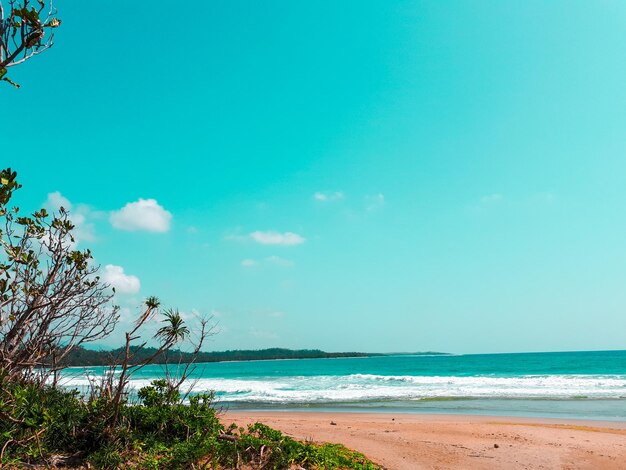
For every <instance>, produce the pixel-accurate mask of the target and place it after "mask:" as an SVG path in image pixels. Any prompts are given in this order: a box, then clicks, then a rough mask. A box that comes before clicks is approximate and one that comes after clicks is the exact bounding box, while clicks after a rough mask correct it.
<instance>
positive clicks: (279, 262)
mask: <svg viewBox="0 0 626 470" xmlns="http://www.w3.org/2000/svg"><path fill="white" fill-rule="evenodd" d="M265 261H266V262H267V263H270V264H274V265H276V266H282V267H283V268H290V267H292V266H293V265H294V262H293V261H291V260H289V259H285V258H281V257H280V256H268V257H267V258H265Z"/></svg>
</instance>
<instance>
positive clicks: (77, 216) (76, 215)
mask: <svg viewBox="0 0 626 470" xmlns="http://www.w3.org/2000/svg"><path fill="white" fill-rule="evenodd" d="M43 206H44V207H45V208H46V209H48V210H50V211H53V212H58V211H59V209H61V207H63V209H65V210H66V211H68V213H69V215H68V218H69V220H70V222H72V224H74V230H73V231H72V234H73V235H74V240H75V241H76V244H78V243H80V242H81V241H93V240H95V239H96V234H95V228H94V226H93V224H91V223H89V222H88V221H87V218H88V217H91V216H92V215H94V214H93V213H92V211H91V210H90V209H89V207H87V206H86V205H84V204H79V205H78V206H76V207H74V204H72V203H71V201H70V200H69V199H68V198H66V197H65V196H63V194H61V193H60V192H59V191H54V192H52V193H49V194H48V197H47V199H46V202H44V204H43Z"/></svg>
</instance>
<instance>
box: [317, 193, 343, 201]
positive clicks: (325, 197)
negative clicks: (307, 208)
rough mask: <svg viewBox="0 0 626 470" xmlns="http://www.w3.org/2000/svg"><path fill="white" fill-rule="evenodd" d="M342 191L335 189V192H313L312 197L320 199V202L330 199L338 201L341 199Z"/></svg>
mask: <svg viewBox="0 0 626 470" xmlns="http://www.w3.org/2000/svg"><path fill="white" fill-rule="evenodd" d="M343 196H344V194H343V192H342V191H335V192H319V191H318V192H316V193H315V194H313V199H315V200H316V201H321V202H331V201H338V200H339V199H343Z"/></svg>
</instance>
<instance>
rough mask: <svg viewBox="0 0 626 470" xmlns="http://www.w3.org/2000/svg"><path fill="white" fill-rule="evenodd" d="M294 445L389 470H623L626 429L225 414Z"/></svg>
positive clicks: (547, 422)
mask: <svg viewBox="0 0 626 470" xmlns="http://www.w3.org/2000/svg"><path fill="white" fill-rule="evenodd" d="M221 419H222V422H223V423H225V424H230V423H231V422H236V423H237V424H238V425H240V426H242V425H247V424H250V423H254V422H256V421H261V422H263V423H265V424H267V425H268V426H271V427H274V428H276V429H280V430H281V431H283V432H284V433H285V434H287V435H289V436H292V437H294V438H296V439H299V440H312V441H315V442H332V443H341V444H344V445H345V446H347V447H349V448H351V449H354V450H357V451H359V452H361V453H363V454H365V455H366V456H367V457H369V458H370V459H371V460H373V461H374V462H376V463H378V464H380V465H382V466H383V467H384V468H387V469H390V470H403V469H407V470H409V469H410V470H418V469H451V468H456V469H474V468H476V469H492V468H503V469H556V468H561V469H594V470H600V469H616V470H617V469H625V468H626V423H621V422H607V421H603V422H598V421H569V420H551V419H539V418H506V417H493V416H491V417H488V416H467V415H418V414H378V413H372V414H360V413H333V412H318V413H309V412H257V411H255V412H227V413H225V414H223V415H222V417H221Z"/></svg>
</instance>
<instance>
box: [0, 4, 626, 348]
mask: <svg viewBox="0 0 626 470" xmlns="http://www.w3.org/2000/svg"><path fill="white" fill-rule="evenodd" d="M57 6H58V9H59V16H60V17H61V18H62V20H63V25H62V27H61V28H59V30H58V31H57V39H56V44H55V46H54V47H53V48H52V49H51V50H50V51H47V52H46V53H44V54H42V55H41V56H39V57H37V58H36V59H35V60H32V61H30V62H28V63H27V64H24V65H22V66H19V67H16V68H15V69H13V70H12V71H11V72H12V77H13V79H14V80H16V81H18V82H20V83H21V84H22V88H21V89H20V90H14V89H13V88H11V87H10V86H8V85H5V86H3V87H1V88H0V99H1V100H2V101H1V103H2V104H1V105H0V106H1V109H2V110H3V112H2V118H1V119H2V126H0V129H1V130H0V134H1V135H2V142H3V146H2V149H1V150H0V155H1V156H2V164H3V166H9V165H10V166H12V167H13V168H15V169H16V170H17V171H18V172H19V174H20V179H21V181H22V183H23V184H24V189H23V190H21V191H20V193H21V194H20V196H19V198H18V202H19V203H20V204H21V205H22V206H24V207H28V208H33V209H34V208H36V207H38V206H41V205H43V204H46V205H48V206H49V207H55V206H56V205H58V204H60V203H63V204H65V205H68V204H70V205H71V208H72V213H73V214H74V218H75V221H76V223H77V225H78V230H79V237H80V245H81V246H84V247H91V248H92V250H93V252H94V254H95V257H96V259H97V261H98V262H99V263H101V264H102V266H103V270H104V275H105V277H106V278H107V279H109V280H110V281H111V282H113V283H114V284H116V285H118V291H119V292H120V293H119V294H118V299H117V301H118V302H119V303H120V305H122V307H123V314H124V322H126V323H127V322H129V321H132V320H133V319H134V318H135V316H136V315H137V310H136V307H135V305H137V304H138V303H139V302H140V301H141V299H142V298H144V297H145V296H147V295H157V296H159V297H160V298H161V299H162V301H163V303H164V304H165V305H168V306H177V307H178V308H179V309H181V310H182V311H183V312H185V313H186V314H188V315H189V316H191V313H192V312H194V311H197V312H202V313H208V314H210V313H213V314H214V315H215V316H216V319H217V320H218V321H219V327H220V330H221V332H220V333H219V334H218V335H217V336H215V337H214V338H213V340H212V343H211V344H210V346H209V349H229V348H261V347H273V346H283V347H291V348H322V349H326V350H333V351H336V350H361V351H363V350H366V351H415V350H439V351H451V352H458V353H468V352H500V351H545V350H582V349H624V348H625V347H626V342H625V338H626V336H625V335H624V332H625V331H626V215H625V214H626V212H625V207H626V3H625V2H622V1H608V0H606V1H603V0H599V1H595V2H589V1H574V0H567V1H551V2H545V1H524V2H514V1H454V2H452V1H439V0H432V1H427V2H420V1H390V0H384V1H377V2H367V1H347V0H346V1H341V2H336V1H316V2H294V1H274V0H270V1H265V2H254V1H237V0H228V1H205V2H193V3H192V4H191V5H189V6H183V5H182V4H180V6H179V4H178V3H172V2H163V1H155V2H150V3H147V2H128V1H125V0H124V1H123V0H108V1H106V2H105V1H91V0H89V1H86V0H58V2H57ZM120 343H121V337H120V336H119V335H118V336H115V337H112V338H110V339H109V340H108V342H107V344H111V345H118V344H120Z"/></svg>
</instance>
